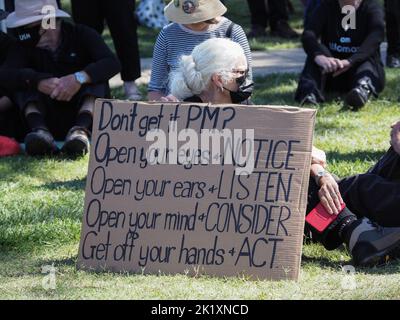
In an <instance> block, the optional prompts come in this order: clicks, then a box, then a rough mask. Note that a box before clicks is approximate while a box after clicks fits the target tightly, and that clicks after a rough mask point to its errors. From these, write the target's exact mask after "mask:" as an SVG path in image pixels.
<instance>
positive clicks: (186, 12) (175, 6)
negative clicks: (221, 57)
mask: <svg viewBox="0 0 400 320" xmlns="http://www.w3.org/2000/svg"><path fill="white" fill-rule="evenodd" d="M226 11H227V8H226V7H225V6H224V5H223V4H222V3H221V1H219V0H172V1H170V2H169V4H168V5H167V6H166V7H165V9H164V14H165V16H166V17H167V19H168V20H170V21H171V23H170V24H169V25H167V26H165V27H164V28H163V29H162V30H161V32H160V34H159V35H158V37H157V41H156V44H155V46H154V52H153V62H152V69H151V79H150V83H149V85H148V98H149V100H151V101H160V100H163V99H169V98H167V96H169V94H170V92H169V74H170V73H171V72H173V71H175V70H176V69H177V67H178V63H179V58H180V57H181V56H182V55H189V54H190V53H191V52H192V50H193V49H194V48H195V47H196V46H197V45H199V44H200V43H202V42H204V41H206V40H207V39H210V38H230V39H231V40H232V41H234V42H237V43H239V44H240V46H241V47H242V48H243V51H244V53H245V55H246V59H247V63H248V66H249V72H248V80H249V81H251V80H252V68H251V51H250V46H249V43H248V40H247V37H246V34H245V33H244V31H243V28H242V27H241V26H239V25H238V24H235V23H233V22H232V21H230V20H229V19H227V18H225V17H223V15H224V14H225V13H226Z"/></svg>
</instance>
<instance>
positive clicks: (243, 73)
mask: <svg viewBox="0 0 400 320" xmlns="http://www.w3.org/2000/svg"><path fill="white" fill-rule="evenodd" d="M232 72H233V73H238V74H241V76H240V77H238V78H236V79H235V81H236V83H237V84H238V85H239V86H241V85H242V84H243V83H245V82H246V78H247V76H248V75H249V69H246V70H243V71H237V70H236V71H235V70H234V71H232Z"/></svg>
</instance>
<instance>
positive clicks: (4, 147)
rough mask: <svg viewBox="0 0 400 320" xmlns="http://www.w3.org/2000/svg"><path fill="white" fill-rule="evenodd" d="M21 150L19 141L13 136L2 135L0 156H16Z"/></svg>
mask: <svg viewBox="0 0 400 320" xmlns="http://www.w3.org/2000/svg"><path fill="white" fill-rule="evenodd" d="M20 152H21V148H20V146H19V143H18V142H17V141H15V140H14V139H12V138H8V137H4V136H0V157H8V156H15V155H18V154H19V153H20Z"/></svg>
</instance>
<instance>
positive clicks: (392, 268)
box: [302, 255, 400, 275]
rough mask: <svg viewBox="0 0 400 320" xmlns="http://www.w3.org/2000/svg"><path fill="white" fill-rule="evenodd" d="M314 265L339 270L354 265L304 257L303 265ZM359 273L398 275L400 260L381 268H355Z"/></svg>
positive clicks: (350, 262)
mask: <svg viewBox="0 0 400 320" xmlns="http://www.w3.org/2000/svg"><path fill="white" fill-rule="evenodd" d="M304 264H306V265H307V264H312V265H318V266H319V267H321V268H332V269H337V268H340V267H342V266H345V265H352V260H347V261H340V262H338V261H332V260H330V259H329V258H326V257H308V256H305V255H303V256H302V265H304ZM355 268H356V272H357V273H363V274H368V275H390V274H397V273H399V271H400V260H392V261H390V262H389V263H388V264H386V265H384V266H380V267H370V268H368V267H355Z"/></svg>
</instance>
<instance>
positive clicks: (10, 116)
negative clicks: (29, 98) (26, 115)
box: [0, 94, 27, 141]
mask: <svg viewBox="0 0 400 320" xmlns="http://www.w3.org/2000/svg"><path fill="white" fill-rule="evenodd" d="M0 98H1V94H0ZM26 133H27V128H26V125H25V124H24V122H23V121H22V117H21V114H20V112H19V109H18V108H17V107H15V106H13V107H12V108H11V109H9V110H6V111H0V136H6V137H10V138H14V139H16V140H18V141H22V140H23V139H24V137H25V135H26Z"/></svg>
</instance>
